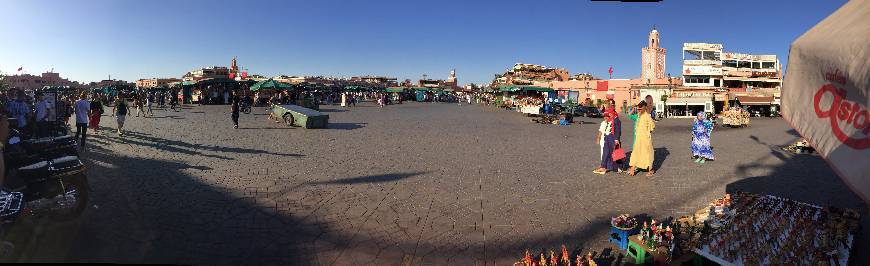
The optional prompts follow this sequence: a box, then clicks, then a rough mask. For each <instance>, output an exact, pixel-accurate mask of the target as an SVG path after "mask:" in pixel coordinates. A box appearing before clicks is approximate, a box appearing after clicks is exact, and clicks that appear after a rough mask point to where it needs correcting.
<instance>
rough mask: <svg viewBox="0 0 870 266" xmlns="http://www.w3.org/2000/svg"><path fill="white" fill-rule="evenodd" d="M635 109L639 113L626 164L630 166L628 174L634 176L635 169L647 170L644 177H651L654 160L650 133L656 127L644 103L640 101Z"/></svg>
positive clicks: (653, 171)
mask: <svg viewBox="0 0 870 266" xmlns="http://www.w3.org/2000/svg"><path fill="white" fill-rule="evenodd" d="M637 109H638V113H639V115H638V118H637V129H636V130H635V131H636V134H637V136H636V137H635V140H634V147H633V149H632V151H631V159H630V160H629V163H628V164H629V165H630V166H631V168H630V169H629V170H628V174H629V175H632V176H633V175H635V174H636V170H637V169H644V170H647V173H646V176H652V175H653V174H655V170H653V167H652V164H653V159H654V157H653V156H654V151H653V144H652V132H653V130H655V127H656V125H655V122H653V120H652V118H650V115H649V110H650V107H649V105H647V104H646V102H644V101H641V102H640V103H638V104H637Z"/></svg>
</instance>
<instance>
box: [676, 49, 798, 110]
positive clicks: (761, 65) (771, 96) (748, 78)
mask: <svg viewBox="0 0 870 266" xmlns="http://www.w3.org/2000/svg"><path fill="white" fill-rule="evenodd" d="M683 84H684V85H685V86H686V88H683V89H682V90H688V91H698V90H704V91H705V94H704V95H706V94H708V93H706V92H707V91H712V94H713V95H712V97H711V98H712V100H711V101H712V102H713V107H712V108H709V107H705V108H704V111H707V112H717V113H718V112H721V111H722V110H724V109H726V108H728V107H729V106H742V107H745V108H747V109H750V111H753V112H758V113H761V114H763V115H768V114H771V113H774V112H777V110H778V109H779V97H780V96H781V88H782V65H781V64H780V63H779V59H778V58H777V56H776V55H751V54H741V53H733V52H724V51H723V47H722V44H710V43H684V44H683ZM674 98H679V95H674ZM705 106H707V105H706V104H705Z"/></svg>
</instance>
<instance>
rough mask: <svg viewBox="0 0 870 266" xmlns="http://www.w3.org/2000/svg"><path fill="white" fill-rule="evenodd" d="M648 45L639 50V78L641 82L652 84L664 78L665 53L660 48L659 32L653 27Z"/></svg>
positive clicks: (663, 49)
mask: <svg viewBox="0 0 870 266" xmlns="http://www.w3.org/2000/svg"><path fill="white" fill-rule="evenodd" d="M648 41H649V43H648V44H647V47H646V48H643V49H642V50H641V55H642V58H641V66H642V69H641V76H640V78H641V79H642V80H643V82H653V81H655V80H656V79H663V78H665V55H666V54H667V51H665V48H662V47H661V40H660V36H659V31H658V30H656V28H655V26H653V29H652V31H651V32H650V33H649V39H648Z"/></svg>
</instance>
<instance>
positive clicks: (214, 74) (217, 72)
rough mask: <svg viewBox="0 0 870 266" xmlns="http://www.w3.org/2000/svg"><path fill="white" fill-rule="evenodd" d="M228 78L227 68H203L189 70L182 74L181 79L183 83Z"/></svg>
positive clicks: (228, 71) (228, 70)
mask: <svg viewBox="0 0 870 266" xmlns="http://www.w3.org/2000/svg"><path fill="white" fill-rule="evenodd" d="M229 77H230V69H229V68H227V67H219V66H213V67H203V68H198V69H194V70H191V71H190V72H187V74H184V76H183V77H182V79H183V80H184V81H200V80H203V79H215V78H224V79H226V78H229Z"/></svg>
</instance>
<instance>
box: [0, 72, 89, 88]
mask: <svg viewBox="0 0 870 266" xmlns="http://www.w3.org/2000/svg"><path fill="white" fill-rule="evenodd" d="M0 82H2V83H4V84H6V86H9V87H10V88H18V89H25V90H33V89H39V88H42V87H45V86H50V87H53V86H73V85H75V83H74V82H71V81H69V80H68V79H65V78H61V77H60V74H58V73H54V72H45V73H42V75H40V76H36V75H31V74H23V75H13V76H5V77H2V79H0Z"/></svg>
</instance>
